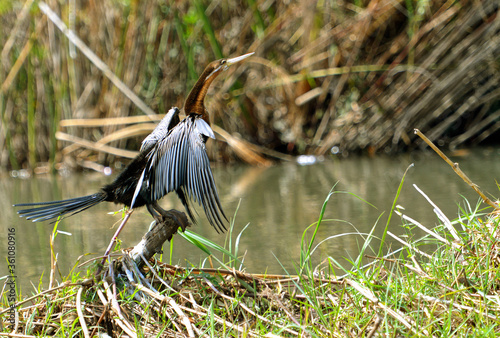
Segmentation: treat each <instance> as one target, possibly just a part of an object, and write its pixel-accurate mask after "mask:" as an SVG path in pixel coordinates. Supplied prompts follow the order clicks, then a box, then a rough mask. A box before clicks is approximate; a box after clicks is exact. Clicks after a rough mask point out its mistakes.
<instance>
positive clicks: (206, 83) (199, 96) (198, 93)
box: [184, 67, 218, 124]
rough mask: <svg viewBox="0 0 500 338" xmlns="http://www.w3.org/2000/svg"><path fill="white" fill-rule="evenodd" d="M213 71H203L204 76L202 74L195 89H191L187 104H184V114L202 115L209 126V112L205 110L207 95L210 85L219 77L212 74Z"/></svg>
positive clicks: (209, 69)
mask: <svg viewBox="0 0 500 338" xmlns="http://www.w3.org/2000/svg"><path fill="white" fill-rule="evenodd" d="M212 70H213V69H211V68H210V67H207V68H206V69H205V70H204V71H203V74H201V76H200V78H199V79H198V81H196V83H195V85H194V86H193V89H191V92H190V93H189V95H188V97H187V99H186V102H185V103H184V112H185V113H186V115H189V114H192V113H194V114H198V115H201V117H202V118H203V119H204V120H205V122H207V123H208V124H210V121H209V118H208V112H207V110H206V109H205V103H204V101H205V96H206V95H207V91H208V88H209V87H210V84H211V83H212V81H213V80H214V79H215V78H216V77H217V75H218V72H217V73H215V74H211V73H212ZM210 74H211V75H210ZM209 75H210V76H209Z"/></svg>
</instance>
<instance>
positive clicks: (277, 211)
mask: <svg viewBox="0 0 500 338" xmlns="http://www.w3.org/2000/svg"><path fill="white" fill-rule="evenodd" d="M499 154H500V150H498V149H485V148H482V149H474V150H472V151H471V152H470V154H469V155H468V156H464V157H461V158H454V159H453V160H454V161H458V162H460V167H461V168H462V170H464V171H465V172H466V173H467V174H468V175H469V176H470V178H471V179H472V180H473V181H474V182H475V183H476V184H478V185H479V186H480V187H481V188H482V189H483V190H484V191H486V192H489V193H490V194H491V195H490V196H498V195H499V194H498V189H497V187H496V183H495V179H497V178H498V176H500V175H497V173H500V162H499V161H498V156H499ZM411 163H414V164H415V166H414V167H413V168H411V169H410V170H409V171H408V175H407V178H406V180H405V182H404V186H403V190H402V193H401V196H400V198H399V200H398V204H399V205H401V206H403V207H404V208H405V212H406V214H408V215H409V216H411V217H413V218H415V219H417V220H418V221H420V222H421V223H423V224H424V225H426V226H427V227H433V226H434V225H435V224H437V223H438V220H437V217H436V216H435V214H434V213H433V211H432V207H431V206H430V205H429V204H428V202H427V201H426V200H425V199H424V198H423V197H422V196H421V195H420V194H419V193H417V191H416V190H415V189H414V188H413V186H412V184H417V185H418V186H419V187H420V188H421V189H422V190H423V191H425V193H426V194H428V195H429V197H430V198H431V199H432V200H433V201H434V202H435V203H436V204H437V205H438V206H439V207H440V208H441V209H442V211H443V212H444V213H445V214H446V215H447V216H448V217H449V218H451V219H453V218H456V217H457V215H458V209H459V205H461V206H464V205H465V202H464V199H463V197H462V196H465V197H466V198H467V199H468V200H469V202H470V203H471V204H472V205H475V204H476V203H477V201H478V197H477V195H476V194H475V193H474V192H473V191H472V189H471V188H469V187H468V186H467V185H466V184H465V183H464V182H463V181H462V180H461V179H460V178H459V177H458V176H457V175H456V174H455V173H454V172H453V171H452V170H451V168H450V167H449V166H448V165H447V164H446V163H445V162H443V161H442V160H441V159H440V158H438V157H437V155H435V154H433V153H430V152H429V153H420V154H417V155H403V156H398V157H386V156H378V157H374V158H367V157H360V158H349V159H345V160H335V159H328V160H326V161H324V162H321V163H317V164H314V165H310V166H299V165H296V164H294V163H282V164H277V165H275V166H273V167H270V168H255V167H248V166H243V165H241V166H217V167H215V168H214V175H215V180H216V183H217V186H218V189H219V193H220V195H221V200H222V205H223V207H224V210H225V212H226V214H227V215H228V217H231V218H235V221H234V223H235V229H234V233H233V237H236V235H237V234H238V233H239V232H240V231H241V230H242V229H243V228H244V227H245V226H246V225H247V224H249V226H248V227H247V229H246V230H245V232H244V233H243V235H242V236H241V240H240V245H239V253H240V254H242V255H243V254H244V257H245V260H244V262H245V268H246V270H247V271H248V272H252V273H264V272H267V273H277V274H281V273H283V272H284V269H286V270H288V272H290V273H295V265H294V264H295V263H296V262H297V261H298V258H299V252H300V242H301V237H302V234H303V232H304V230H305V229H306V228H307V227H308V226H309V225H311V224H313V223H314V222H316V221H317V220H318V216H319V214H320V210H321V207H322V205H323V202H324V200H325V198H326V197H327V195H328V193H329V192H330V190H331V189H332V187H334V186H335V191H338V192H345V193H337V194H335V195H333V196H332V197H331V198H330V200H329V202H328V204H327V207H326V212H325V219H327V221H325V222H324V223H323V224H322V226H321V228H320V231H319V234H318V238H317V242H319V241H321V240H322V239H325V238H327V237H330V236H335V235H339V234H343V233H353V232H360V233H368V232H370V231H371V229H372V228H373V227H374V226H375V225H377V227H376V230H375V234H376V235H380V234H381V233H382V231H383V229H384V227H385V224H386V222H387V218H388V215H389V211H390V209H391V205H392V203H393V200H394V198H395V195H396V192H397V189H398V186H399V184H400V182H401V179H402V176H403V173H404V172H405V170H406V169H407V168H408V166H409V165H410V164H411ZM111 180H112V177H109V176H104V175H102V174H100V173H86V174H71V175H69V176H64V177H63V176H60V175H56V176H49V175H47V176H36V177H32V178H26V179H21V178H12V177H11V176H10V175H9V174H4V175H3V176H1V179H0V207H1V210H3V217H2V218H1V219H0V222H1V223H2V225H3V228H4V229H7V228H12V227H13V228H15V231H16V273H17V275H18V282H19V284H20V285H21V286H22V287H23V290H24V291H25V292H26V291H28V290H30V288H31V287H30V282H33V283H34V284H35V285H36V284H37V283H38V280H39V278H40V276H41V275H42V274H44V276H45V277H44V279H43V281H44V285H47V283H48V273H49V271H50V251H49V236H50V234H51V232H52V228H53V225H51V224H49V223H47V222H44V223H32V222H29V221H26V220H24V219H21V218H19V217H18V216H17V214H16V213H15V210H14V208H12V204H14V203H20V202H39V201H49V200H57V199H65V198H71V197H77V196H80V195H86V194H91V193H94V192H96V191H97V190H98V189H99V187H100V186H101V185H103V184H106V183H108V182H110V181H111ZM160 204H161V205H162V206H163V207H164V208H166V209H170V208H176V209H178V210H183V207H182V205H181V204H180V202H179V201H178V200H177V198H176V197H175V196H167V197H166V198H164V199H163V200H162V201H161V203H160ZM238 206H239V207H238ZM119 209H120V207H119V206H117V205H114V204H110V203H101V204H100V205H98V206H96V207H94V208H92V209H89V210H87V211H85V212H82V213H80V214H78V215H75V216H72V217H70V218H67V219H65V220H64V221H62V222H61V223H60V225H59V229H60V230H63V231H67V232H69V233H71V236H66V235H63V234H59V235H58V237H57V239H56V246H55V249H56V252H57V253H58V259H59V269H60V271H61V274H62V275H66V274H67V273H68V271H69V270H70V269H71V267H72V266H73V265H74V264H75V262H76V260H77V258H78V257H79V256H81V255H83V254H87V253H92V254H94V255H98V254H102V253H103V252H104V250H105V249H106V247H107V245H108V243H109V240H110V238H111V236H112V234H113V233H114V230H115V228H116V225H117V222H119V220H120V214H115V215H113V214H112V213H113V212H115V211H118V210H119ZM197 210H198V211H199V213H200V215H201V213H202V211H201V210H200V209H199V208H198V209H197ZM236 210H237V213H236ZM235 213H236V214H235ZM150 222H151V217H150V216H149V214H148V212H147V211H146V210H145V209H138V210H136V211H135V212H134V214H133V215H132V217H131V219H130V221H129V223H128V224H127V226H126V228H125V230H124V231H123V232H122V234H121V236H120V239H121V240H122V241H123V247H129V246H133V245H134V244H136V243H137V242H139V241H140V239H141V237H142V235H143V234H144V233H145V232H146V230H147V228H148V226H149V224H150ZM401 224H402V222H401V219H400V218H399V217H397V216H395V215H394V217H393V218H392V221H391V224H390V230H391V231H392V232H393V233H395V234H399V235H403V234H405V233H406V230H405V228H403V227H402V226H401ZM191 230H193V231H195V232H197V233H199V234H201V235H203V236H206V237H208V238H209V239H211V240H214V241H216V242H218V243H219V244H221V245H224V242H225V239H226V237H225V235H221V234H217V232H216V231H215V230H214V229H213V228H211V226H210V225H209V224H208V222H207V221H206V219H205V218H204V216H203V217H202V216H200V218H199V221H198V224H197V225H194V226H193V227H192V228H191ZM415 234H416V235H417V236H421V235H422V233H421V232H419V231H415ZM0 243H4V244H3V245H0V256H1V257H5V256H6V250H7V249H6V246H7V244H6V231H4V232H2V233H0ZM362 244H363V239H362V238H361V236H359V235H348V236H342V237H338V238H333V239H330V240H328V241H326V242H325V243H324V244H322V245H321V246H320V247H319V249H318V251H317V255H316V256H315V257H316V261H317V262H319V261H320V260H321V259H324V258H325V257H328V256H330V257H332V258H335V259H336V260H339V261H341V262H344V264H345V265H346V266H347V265H348V264H347V261H346V260H345V258H354V257H356V255H357V254H358V252H359V248H360V247H361V246H362ZM388 244H392V245H393V246H394V247H396V246H399V244H397V243H396V242H393V241H392V240H391V241H389V242H388ZM377 245H378V243H377ZM375 247H376V245H375ZM164 252H165V254H164V255H163V261H165V262H169V261H171V262H172V263H174V264H179V265H181V266H188V265H190V264H195V265H198V264H199V262H200V261H203V260H204V259H205V254H203V253H202V252H200V251H199V249H197V248H195V247H193V246H192V245H190V244H189V243H187V242H185V241H184V240H183V239H182V238H180V237H179V236H175V237H174V252H173V256H172V257H170V256H169V246H168V244H167V245H165V246H164ZM89 257H92V256H89ZM85 259H87V258H85ZM85 259H84V260H85ZM3 260H4V261H5V259H3ZM206 264H208V263H206ZM6 273H7V271H6V264H5V263H2V264H0V276H3V275H5V274H6Z"/></svg>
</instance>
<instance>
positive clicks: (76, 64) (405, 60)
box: [0, 0, 500, 172]
mask: <svg viewBox="0 0 500 338" xmlns="http://www.w3.org/2000/svg"><path fill="white" fill-rule="evenodd" d="M43 5H44V2H35V1H32V0H27V1H7V2H5V4H4V5H3V6H2V5H0V18H1V19H2V20H0V32H2V33H1V34H0V46H3V47H2V49H1V55H0V56H1V64H0V84H1V86H0V120H1V125H0V168H9V169H18V168H35V167H37V166H38V167H40V168H39V170H43V171H45V172H46V171H47V170H52V169H57V168H60V167H61V166H62V165H65V166H68V165H69V166H73V167H91V168H97V167H99V165H103V164H104V165H109V164H112V163H113V162H114V161H115V159H116V158H117V157H120V158H121V157H128V156H133V153H131V152H130V151H129V152H125V151H121V150H123V149H125V148H126V149H130V150H132V151H136V150H137V149H138V148H139V142H140V141H141V140H142V138H143V137H144V136H145V135H146V134H147V133H148V132H149V131H150V130H151V128H152V125H151V124H149V123H147V122H151V121H148V120H145V121H144V120H141V121H138V120H127V122H124V121H123V120H122V118H131V117H139V116H140V115H144V114H147V115H150V114H152V113H154V112H156V113H157V114H163V113H165V112H166V111H168V109H170V107H171V106H173V105H175V106H180V107H182V104H183V100H184V98H185V95H186V94H187V93H188V91H189V89H190V87H191V86H192V85H193V83H194V82H195V80H196V78H197V76H198V75H199V74H200V72H201V71H202V70H203V68H204V66H205V65H206V64H208V63H209V62H210V61H212V60H214V59H217V58H220V57H229V56H236V55H241V54H245V53H247V52H252V51H253V52H255V53H256V54H255V56H254V57H253V58H252V59H249V60H248V61H247V62H245V63H244V64H241V65H238V67H236V68H235V69H231V70H230V71H228V73H227V74H225V77H224V78H223V77H221V78H220V79H218V80H217V81H216V83H214V86H213V88H212V89H211V91H210V92H209V95H208V98H209V99H208V100H207V105H208V108H209V110H210V112H211V116H212V117H211V118H212V119H213V122H214V124H213V125H214V126H215V127H216V128H214V130H215V132H216V133H217V134H218V135H219V136H220V140H219V141H218V142H213V144H212V145H211V146H210V149H209V151H210V156H211V157H212V159H214V160H222V159H223V160H224V161H225V162H229V161H234V160H236V159H237V158H239V159H240V160H244V161H248V162H250V163H252V164H261V165H263V164H268V163H269V158H268V157H278V158H290V157H287V155H297V154H304V153H305V154H315V155H324V154H328V153H329V152H330V151H332V150H333V152H334V153H336V154H340V155H342V156H347V155H349V154H350V153H353V152H366V153H370V154H372V153H376V152H380V151H383V152H397V151H401V150H406V149H411V148H414V147H417V146H418V143H416V142H413V141H414V140H415V136H414V135H413V133H412V130H413V128H419V129H420V130H422V132H424V133H426V134H427V135H429V138H430V139H431V140H432V141H435V140H437V139H439V140H441V141H442V142H444V143H445V144H448V145H449V146H450V147H451V148H456V147H459V146H461V145H463V144H476V143H479V142H481V141H484V140H485V139H488V138H490V137H491V136H492V135H494V133H495V132H496V131H497V123H496V122H497V120H498V107H499V101H498V95H497V94H498V93H497V91H498V90H497V88H498V87H499V85H500V83H499V81H500V80H499V79H500V76H498V69H499V58H498V55H500V43H498V37H499V32H500V29H499V24H498V20H496V19H495V18H496V17H497V16H498V10H499V8H498V1H496V0H483V1H471V0H462V1H438V0H434V1H424V0H405V1H392V0H383V1H354V2H347V3H338V2H337V1H318V2H313V3H311V2H310V1H307V0H297V1H291V2H280V1H255V0H251V1H250V0H249V1H246V2H245V1H243V2H241V1H223V2H215V3H214V2H209V1H206V0H196V1H192V2H189V1H169V2H167V3H165V2H155V1H106V2H85V3H80V2H73V1H66V2H64V1H63V2H53V3H52V2H51V3H49V4H48V8H50V9H51V11H53V12H54V13H55V15H56V16H58V17H60V18H61V20H62V22H63V24H64V26H65V27H68V28H69V29H71V30H73V31H74V33H75V34H74V35H71V36H69V39H71V41H70V40H69V39H68V37H66V36H65V35H64V34H63V33H62V32H61V31H60V30H59V28H57V27H56V26H55V25H54V22H55V18H54V17H49V16H48V15H47V11H46V10H42V8H43ZM75 6H76V8H74V7H75ZM72 15H74V19H73V16H72ZM70 18H71V19H70ZM76 37H78V38H79V39H81V42H82V45H79V44H77V43H76V42H75V41H74V40H75V39H76ZM75 46H76V47H75ZM83 49H87V50H88V51H90V52H92V53H93V54H94V55H91V54H89V53H87V52H84V50H83ZM101 61H102V63H101ZM103 65H104V66H105V69H104V68H103ZM116 80H121V81H122V82H123V83H122V85H118V84H117V81H116ZM103 118H112V119H113V120H106V121H104V120H102V123H101V124H99V125H96V124H93V123H90V122H89V121H87V123H85V122H82V121H79V122H78V123H76V121H74V119H86V120H88V119H103ZM138 123H141V124H142V126H139V125H133V126H128V127H127V126H125V125H124V124H138ZM56 131H58V132H57V133H56ZM236 135H238V136H236ZM243 140H244V141H243ZM105 145H106V146H110V147H111V148H105V147H103V146H105ZM97 148H99V149H100V151H96V149H97Z"/></svg>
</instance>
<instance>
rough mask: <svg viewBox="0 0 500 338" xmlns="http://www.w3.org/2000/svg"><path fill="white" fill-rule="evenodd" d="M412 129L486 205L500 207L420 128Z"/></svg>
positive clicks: (499, 208) (498, 208)
mask: <svg viewBox="0 0 500 338" xmlns="http://www.w3.org/2000/svg"><path fill="white" fill-rule="evenodd" d="M414 131H415V134H417V135H418V136H419V137H420V138H421V139H422V140H424V142H425V143H427V144H428V145H429V147H431V148H432V150H434V151H435V152H436V153H437V154H438V155H439V156H441V158H442V159H443V160H444V161H445V162H446V163H448V164H449V165H450V166H451V167H452V169H453V171H454V172H455V173H456V174H457V175H458V176H460V178H461V179H462V180H464V182H465V183H467V184H468V185H469V186H470V187H471V188H472V189H473V190H474V191H475V192H476V193H477V194H478V195H479V196H481V198H482V199H483V201H484V202H485V203H487V204H488V205H490V206H492V207H493V208H494V209H496V210H500V207H499V206H498V205H497V204H496V203H494V202H493V201H492V200H490V199H489V198H488V197H486V195H485V194H483V192H482V191H481V190H479V187H478V186H477V185H476V184H474V183H473V182H472V181H471V180H470V179H469V177H467V175H465V173H464V172H463V171H462V170H461V169H460V168H459V167H458V163H453V162H452V161H451V160H450V159H449V158H448V156H446V155H445V154H444V153H443V152H442V151H441V150H439V148H438V147H436V145H435V144H434V143H432V141H431V140H429V139H428V138H427V137H426V136H425V135H424V134H423V133H422V132H421V131H420V130H418V129H415V130H414Z"/></svg>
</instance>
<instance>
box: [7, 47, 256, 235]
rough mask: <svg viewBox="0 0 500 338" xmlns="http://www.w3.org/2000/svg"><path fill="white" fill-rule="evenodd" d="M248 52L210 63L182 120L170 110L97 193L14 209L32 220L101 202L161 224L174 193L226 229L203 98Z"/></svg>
mask: <svg viewBox="0 0 500 338" xmlns="http://www.w3.org/2000/svg"><path fill="white" fill-rule="evenodd" d="M252 54H253V53H249V54H245V55H242V56H239V57H235V58H231V59H221V60H217V61H213V62H211V63H210V64H209V65H208V66H207V67H206V68H205V70H204V71H203V73H202V74H201V76H200V78H199V79H198V81H197V82H196V84H195V85H194V87H193V89H191V92H190V93H189V95H188V97H187V99H186V102H185V103H184V112H185V114H186V117H185V118H184V119H183V120H182V121H180V120H179V109H178V108H177V107H173V108H172V109H170V111H169V112H168V113H167V114H166V116H165V117H164V118H163V119H162V120H161V121H160V123H159V124H158V126H156V128H155V129H154V130H153V132H152V133H151V134H149V135H148V136H147V137H146V138H145V139H144V140H143V141H142V144H141V149H140V152H139V155H137V157H135V158H134V159H133V160H132V162H130V164H129V165H128V166H127V167H126V168H125V169H124V170H123V171H122V172H121V173H120V174H119V175H118V176H117V177H116V179H115V180H114V181H113V182H112V183H111V184H108V185H105V186H104V187H102V188H101V189H100V191H99V192H97V193H95V194H92V195H88V196H83V197H77V198H71V199H67V200H62V201H53V202H42V203H23V204H15V205H14V206H15V207H30V208H27V209H22V210H19V211H18V212H17V213H18V214H19V215H20V217H26V219H30V220H33V222H38V221H45V220H49V219H54V218H58V217H59V216H71V215H74V214H76V213H79V212H81V211H83V210H86V209H88V208H90V207H92V206H94V205H96V204H98V203H101V202H103V201H106V202H114V203H117V204H124V205H126V206H127V207H129V208H131V209H132V208H137V207H141V206H146V208H147V209H148V211H149V213H150V214H151V215H152V216H153V218H154V219H155V220H156V221H157V222H160V221H162V219H163V218H164V217H167V216H168V215H169V213H168V212H167V211H166V210H164V209H162V208H161V207H160V206H159V205H158V200H159V199H161V198H162V197H163V196H165V195H166V194H168V193H169V192H172V191H175V193H176V194H177V196H178V197H179V198H180V200H181V202H182V204H183V205H184V207H185V209H186V211H187V214H188V216H189V218H190V219H191V221H192V222H193V223H196V221H195V219H194V215H193V212H192V208H191V202H192V201H194V202H196V203H198V204H199V205H201V206H202V207H203V210H204V211H205V214H206V215H207V219H208V221H209V222H210V224H211V225H212V226H213V227H214V228H215V229H216V230H217V231H223V230H225V226H224V220H223V219H225V220H226V221H227V218H226V216H225V214H224V212H223V210H222V206H221V203H220V200H219V195H218V193H217V188H216V186H215V182H214V178H213V175H212V171H211V169H210V163H209V160H208V156H207V153H206V148H205V143H206V141H207V139H208V138H209V137H210V138H213V139H215V136H214V133H213V131H212V129H211V128H210V121H209V116H208V112H207V110H206V108H205V105H204V99H205V96H206V94H207V91H208V88H209V86H210V84H211V83H212V82H213V81H214V79H215V78H216V77H217V75H219V74H220V73H221V72H223V71H225V70H226V69H228V67H229V66H231V65H233V64H235V63H237V62H240V61H241V60H243V59H245V58H247V57H249V56H250V55H252Z"/></svg>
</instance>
